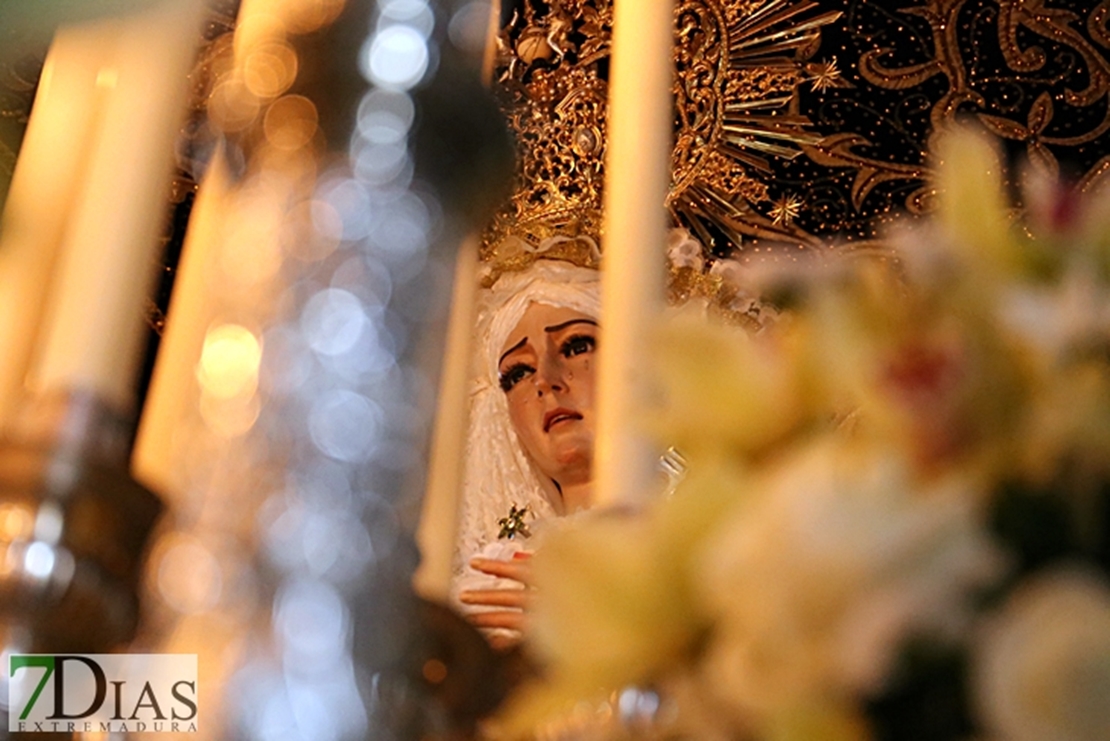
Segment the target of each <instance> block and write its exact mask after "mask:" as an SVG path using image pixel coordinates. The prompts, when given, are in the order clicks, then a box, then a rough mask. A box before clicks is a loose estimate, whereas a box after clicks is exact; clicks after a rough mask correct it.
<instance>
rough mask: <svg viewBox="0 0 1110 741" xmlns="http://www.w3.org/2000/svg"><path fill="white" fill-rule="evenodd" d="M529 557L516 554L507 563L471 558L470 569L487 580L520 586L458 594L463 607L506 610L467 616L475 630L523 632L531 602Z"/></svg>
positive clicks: (469, 590)
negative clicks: (478, 572)
mask: <svg viewBox="0 0 1110 741" xmlns="http://www.w3.org/2000/svg"><path fill="white" fill-rule="evenodd" d="M530 558H531V554H530V553H516V554H514V556H513V557H512V558H511V559H507V560H501V559H496V558H475V559H472V560H471V561H470V565H471V567H473V568H474V569H476V570H478V571H481V572H482V573H484V574H489V575H490V576H496V577H500V578H502V579H511V580H512V581H515V582H518V583H519V584H520V586H516V585H513V586H507V587H501V588H498V589H468V590H465V591H462V592H459V601H460V602H462V603H463V604H466V605H480V606H482V607H493V608H506V609H494V610H489V611H486V612H478V613H471V614H470V615H467V619H468V620H470V622H471V624H472V625H474V627H476V628H507V629H509V630H516V631H523V629H524V620H525V611H526V610H527V609H528V603H529V601H530V600H531V589H530V588H531V586H532V564H530V563H529V562H528V561H529V559H530Z"/></svg>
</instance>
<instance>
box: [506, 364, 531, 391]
mask: <svg viewBox="0 0 1110 741" xmlns="http://www.w3.org/2000/svg"><path fill="white" fill-rule="evenodd" d="M535 372H536V369H535V368H533V367H532V366H530V365H526V364H524V363H516V364H514V365H510V366H509V367H508V368H506V369H505V370H503V371H501V373H500V375H499V376H498V381H499V382H500V383H501V390H502V391H504V392H505V393H506V394H507V393H509V391H511V390H512V388H513V386H516V385H517V384H518V383H520V382H521V381H523V380H524V379H525V378H527V377H528V376H530V375H532V374H533V373H535Z"/></svg>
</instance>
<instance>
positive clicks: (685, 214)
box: [481, 0, 840, 295]
mask: <svg viewBox="0 0 1110 741" xmlns="http://www.w3.org/2000/svg"><path fill="white" fill-rule="evenodd" d="M503 2H505V3H509V5H508V6H507V7H505V8H503V12H502V15H501V17H502V19H503V20H504V22H503V23H502V24H501V28H500V31H499V33H498V36H497V47H496V52H495V60H494V65H493V70H494V87H495V91H496V94H497V96H498V98H499V101H500V104H501V107H502V110H503V111H504V113H505V115H506V117H507V119H508V122H509V125H510V127H511V129H512V130H513V131H514V132H515V134H516V139H517V144H518V147H517V174H516V184H515V188H514V193H513V195H512V197H511V198H510V199H509V201H508V202H507V203H506V204H505V206H504V207H503V208H502V209H501V210H500V211H499V212H498V213H497V215H496V216H495V217H494V219H493V221H492V223H491V224H490V226H489V227H488V228H487V230H486V231H485V233H484V235H483V239H482V246H481V259H482V260H483V262H484V263H485V266H486V267H485V275H484V282H485V283H486V284H487V285H488V284H490V283H492V282H493V281H494V280H496V278H497V276H498V275H500V274H501V273H503V272H506V271H511V270H519V269H523V268H525V267H527V266H528V265H530V264H531V263H532V262H533V261H534V260H536V259H537V258H539V257H541V256H542V257H546V258H556V259H564V260H569V261H571V262H574V263H576V264H579V265H586V266H591V267H597V264H598V262H599V260H600V244H601V241H602V225H601V204H602V201H601V193H602V185H603V180H604V159H605V140H606V137H605V126H606V98H607V87H608V63H609V45H610V38H611V35H612V34H611V30H612V21H613V8H612V0H545V1H544V2H538V1H536V0H503ZM839 15H840V13H839V12H819V8H818V3H817V2H816V1H815V0H678V1H677V2H676V7H675V29H676V30H675V34H676V35H675V47H674V61H675V84H674V93H675V143H674V150H673V154H672V163H673V164H672V184H671V189H670V193H669V195H668V198H667V207H668V209H669V211H670V214H671V218H672V220H673V222H674V224H675V225H676V226H680V227H683V228H685V229H686V230H688V231H689V233H690V234H692V235H694V236H695V237H696V239H697V240H698V242H700V244H701V245H702V247H703V249H704V250H706V254H705V257H706V258H707V260H708V262H711V261H712V258H713V257H714V256H725V255H728V254H731V253H733V252H734V251H736V250H739V249H742V246H743V243H744V241H745V240H746V239H751V238H760V239H766V240H771V241H779V242H788V243H795V244H798V243H805V244H808V243H810V242H812V239H813V238H812V237H811V236H810V235H808V234H806V233H805V232H802V231H801V230H798V229H795V228H794V227H793V224H792V215H791V214H790V213H788V212H789V209H788V208H786V209H785V210H783V213H782V214H778V213H777V211H776V210H775V209H772V210H771V212H770V215H769V216H768V215H764V214H762V213H760V212H758V211H757V210H756V209H754V208H752V205H751V204H753V203H756V202H758V201H761V200H766V199H767V186H766V184H765V183H764V182H763V181H762V180H761V179H760V177H761V176H762V175H764V174H765V173H766V172H767V171H768V157H787V158H793V157H795V156H797V155H798V154H800V153H801V149H800V146H802V145H807V144H815V143H816V142H817V140H818V137H817V136H816V135H815V134H814V133H812V132H811V131H809V129H808V125H809V122H808V120H807V119H805V118H804V117H803V116H800V115H797V114H796V113H795V112H794V107H793V106H792V105H791V102H792V101H793V100H795V95H794V94H795V91H796V89H797V87H798V85H799V84H800V83H801V82H803V81H805V80H808V79H811V77H810V73H809V72H807V70H806V68H805V60H806V59H807V58H809V57H810V56H811V55H812V54H813V53H814V52H815V51H816V49H817V45H818V44H819V42H820V29H821V27H822V26H823V25H825V24H828V23H831V22H832V21H834V20H836V18H838V17H839ZM834 72H835V71H834ZM787 205H788V204H787ZM704 267H705V268H706V269H708V264H706V265H705V266H704ZM703 272H704V271H703ZM673 277H675V276H674V274H673V271H672V278H673ZM688 277H689V276H688V275H687V278H684V279H683V281H682V284H683V287H682V288H681V290H680V292H681V293H683V294H685V295H689V294H690V291H691V290H694V291H695V292H697V291H703V292H704V291H715V289H714V288H713V287H712V286H710V285H709V284H706V286H707V287H705V288H704V289H694V288H691V286H692V285H693V283H691V281H690V280H688ZM695 282H696V281H695ZM713 285H716V283H715V282H714V283H713ZM672 293H674V289H673V287H672Z"/></svg>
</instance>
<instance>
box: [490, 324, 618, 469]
mask: <svg viewBox="0 0 1110 741" xmlns="http://www.w3.org/2000/svg"><path fill="white" fill-rule="evenodd" d="M596 352H597V322H596V321H595V320H594V319H592V318H590V317H588V316H586V315H585V314H582V313H580V312H577V311H575V310H574V309H567V308H560V307H556V306H549V305H547V304H535V303H534V304H531V305H529V307H528V309H527V310H526V311H525V312H524V316H523V317H522V318H521V320H520V323H519V324H517V325H516V327H515V328H514V329H513V331H512V332H510V333H509V339H508V340H506V341H505V345H504V346H503V347H502V348H501V360H500V362H499V363H498V366H497V367H498V375H499V376H500V380H501V388H502V389H503V390H504V391H505V395H506V396H507V397H508V401H509V416H510V418H511V419H512V423H513V428H514V429H515V430H516V433H517V436H518V437H519V438H520V441H521V444H523V446H524V450H525V452H527V453H528V455H529V456H530V457H531V458H532V460H533V461H534V462H535V463H536V465H537V467H538V468H539V469H540V471H541V472H543V473H544V474H545V475H546V476H548V477H549V478H551V479H552V480H554V481H555V482H556V483H558V484H559V485H560V486H562V487H566V486H572V485H577V484H582V483H586V482H588V481H589V480H590V475H591V473H590V468H591V463H592V461H593V448H594V372H595V371H594V367H595V363H596V361H597V356H596Z"/></svg>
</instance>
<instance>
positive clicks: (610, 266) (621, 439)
mask: <svg viewBox="0 0 1110 741" xmlns="http://www.w3.org/2000/svg"><path fill="white" fill-rule="evenodd" d="M673 45H674V5H673V3H672V2H671V0H616V2H615V3H614V17H613V45H612V60H611V67H610V69H611V74H610V78H609V119H608V144H607V160H606V163H605V244H604V248H605V256H604V262H603V270H602V277H601V297H602V307H603V308H604V312H605V314H604V323H603V326H602V329H601V331H602V336H601V338H600V345H601V347H602V348H603V349H602V352H601V354H600V355H599V361H598V363H599V367H598V374H599V381H598V429H597V442H596V451H595V455H594V465H595V471H596V473H595V476H594V479H595V487H596V493H595V495H594V496H595V503H596V504H598V505H612V504H627V503H632V502H636V501H642V500H643V498H644V497H646V496H647V495H648V493H649V492H650V491H651V490H652V489H653V488H657V484H656V478H655V473H654V469H655V458H656V455H655V454H654V452H655V451H653V449H652V446H651V445H650V444H648V443H647V441H646V440H645V439H644V437H643V436H642V435H640V434H638V432H637V429H636V417H637V415H638V414H639V413H640V412H641V410H642V409H643V408H644V403H645V397H646V393H647V391H646V388H645V387H646V385H647V378H646V375H647V373H646V371H647V367H646V366H647V363H648V360H649V356H648V354H647V352H646V348H647V344H648V341H649V339H648V338H649V334H650V331H651V329H652V327H653V325H654V324H655V322H656V321H657V318H658V316H659V312H660V310H661V308H662V304H663V281H664V277H663V266H664V243H665V240H666V231H667V215H666V210H665V206H664V204H665V201H666V197H667V189H668V187H669V185H670V160H671V150H672V147H673V145H672V141H671V128H672V118H673V113H672V111H673V102H672V91H671V86H672V79H673V62H672V48H673Z"/></svg>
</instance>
